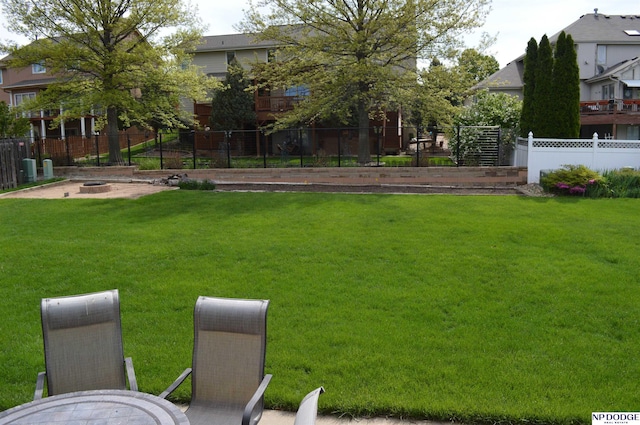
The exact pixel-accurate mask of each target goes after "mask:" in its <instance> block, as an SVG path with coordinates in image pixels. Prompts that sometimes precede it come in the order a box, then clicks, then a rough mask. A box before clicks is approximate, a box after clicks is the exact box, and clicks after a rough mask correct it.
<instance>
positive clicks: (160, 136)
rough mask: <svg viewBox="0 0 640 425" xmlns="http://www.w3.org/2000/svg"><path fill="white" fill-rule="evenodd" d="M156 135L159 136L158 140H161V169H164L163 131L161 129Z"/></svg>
mask: <svg viewBox="0 0 640 425" xmlns="http://www.w3.org/2000/svg"><path fill="white" fill-rule="evenodd" d="M156 137H158V141H159V142H160V145H159V146H160V169H161V170H164V157H163V155H162V154H163V152H162V133H160V131H159V130H158V132H157V133H156Z"/></svg>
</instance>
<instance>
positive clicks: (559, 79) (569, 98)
mask: <svg viewBox="0 0 640 425" xmlns="http://www.w3.org/2000/svg"><path fill="white" fill-rule="evenodd" d="M553 96H554V100H553V104H554V105H555V111H554V112H555V114H554V118H555V122H554V134H553V136H554V137H559V138H563V139H572V138H578V137H579V136H580V69H579V68H578V58H577V54H576V50H575V46H574V43H573V38H572V37H571V35H570V34H569V35H566V34H565V32H564V31H562V32H561V33H560V35H559V36H558V40H557V42H556V49H555V55H554V63H553Z"/></svg>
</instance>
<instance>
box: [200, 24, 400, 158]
mask: <svg viewBox="0 0 640 425" xmlns="http://www.w3.org/2000/svg"><path fill="white" fill-rule="evenodd" d="M277 47H278V46H277V45H276V44H275V43H273V42H269V41H256V40H255V38H254V37H252V36H251V34H229V35H215V36H206V37H203V40H202V43H201V44H200V45H198V47H197V48H196V50H195V52H193V64H194V65H196V66H198V67H199V68H201V70H202V72H204V73H205V74H206V75H209V76H211V77H215V78H218V79H219V80H224V78H225V77H226V73H227V67H228V65H229V63H230V61H231V60H232V59H234V58H235V59H236V60H237V61H238V62H239V63H240V64H241V65H242V66H243V67H244V68H245V70H246V71H247V72H248V73H249V75H250V74H251V68H252V64H255V63H256V62H269V61H273V60H276V49H277ZM307 95H309V89H308V88H307V87H304V86H298V87H288V88H278V89H275V88H274V89H272V90H263V89H261V90H258V91H256V92H255V93H254V107H255V113H256V123H255V126H254V128H253V129H254V130H257V129H260V128H263V127H265V126H267V125H269V124H271V123H273V122H274V121H275V119H276V117H277V116H278V114H281V113H283V112H286V111H290V110H291V109H293V107H294V105H295V103H296V102H297V101H299V100H300V99H301V98H303V97H304V96H307ZM213 107H215V105H212V104H211V103H195V104H194V105H193V110H192V111H191V112H193V113H194V114H195V115H196V117H197V118H198V121H199V122H200V124H201V126H202V127H203V128H205V127H207V126H208V125H209V117H210V115H211V111H212V108H213ZM189 108H190V106H189ZM401 118H402V117H401V115H400V113H399V112H397V111H389V112H388V113H387V120H386V121H385V122H384V123H383V122H380V121H372V122H371V131H370V133H371V134H370V140H371V143H372V149H371V152H376V149H375V147H373V144H375V143H376V142H377V140H376V139H377V138H378V135H377V134H376V133H375V131H376V129H377V128H382V133H381V134H380V136H379V137H380V139H381V146H382V149H383V151H388V152H397V151H399V150H400V149H401V147H402V143H403V139H407V140H408V135H407V134H404V132H403V131H404V129H403V128H402V124H401ZM292 132H293V133H295V134H292ZM354 135H355V132H351V133H350V132H347V131H343V130H337V129H336V130H329V129H327V128H322V126H321V124H316V125H314V126H313V127H312V128H304V129H296V130H295V131H293V130H292V131H289V132H287V131H282V132H278V133H274V134H271V135H270V136H268V141H267V143H266V144H265V143H264V141H263V140H262V139H261V137H262V135H261V134H260V132H259V131H255V133H254V135H253V136H251V138H252V140H249V139H247V137H245V138H244V141H243V147H242V150H243V152H245V153H247V154H259V155H260V154H262V153H263V152H262V149H264V147H263V146H265V145H266V150H267V154H269V155H271V154H274V155H277V154H279V153H280V150H281V149H282V147H283V146H285V145H286V144H287V142H288V141H290V140H291V139H292V138H293V139H296V142H299V143H300V147H301V149H302V151H303V152H304V153H305V154H316V153H317V152H318V151H319V150H323V151H325V152H326V153H328V154H335V153H337V152H335V149H336V147H337V146H339V145H340V146H341V150H342V151H343V152H344V151H345V150H349V151H351V152H357V137H354ZM338 138H341V144H339V143H337V142H336V140H337V139H338ZM405 141H406V140H405ZM220 142H221V135H220V134H217V135H206V134H202V133H199V132H197V133H196V144H197V146H199V147H200V148H202V149H215V146H216V144H218V143H220ZM345 148H346V149H345Z"/></svg>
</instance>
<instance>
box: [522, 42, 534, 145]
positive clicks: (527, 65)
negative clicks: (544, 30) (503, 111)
mask: <svg viewBox="0 0 640 425" xmlns="http://www.w3.org/2000/svg"><path fill="white" fill-rule="evenodd" d="M537 62H538V43H537V42H536V40H535V38H533V37H531V40H529V43H528V45H527V53H526V56H525V57H524V75H523V83H524V87H523V101H522V113H521V115H520V136H522V137H527V136H528V135H529V132H530V131H534V129H535V114H534V111H535V110H534V105H533V96H534V92H535V87H536V76H535V72H536V66H537ZM534 134H535V133H534Z"/></svg>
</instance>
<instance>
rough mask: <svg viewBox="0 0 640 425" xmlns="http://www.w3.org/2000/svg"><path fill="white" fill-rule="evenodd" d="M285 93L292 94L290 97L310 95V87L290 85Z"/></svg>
mask: <svg viewBox="0 0 640 425" xmlns="http://www.w3.org/2000/svg"><path fill="white" fill-rule="evenodd" d="M284 95H285V96H290V97H303V96H309V87H307V86H294V87H289V88H288V89H287V90H285V92H284Z"/></svg>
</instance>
